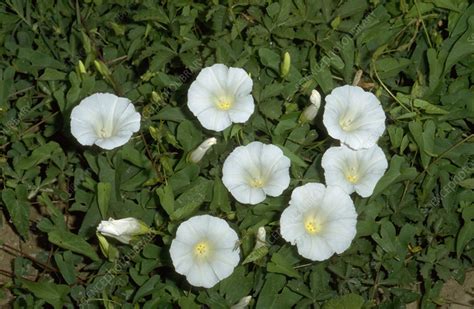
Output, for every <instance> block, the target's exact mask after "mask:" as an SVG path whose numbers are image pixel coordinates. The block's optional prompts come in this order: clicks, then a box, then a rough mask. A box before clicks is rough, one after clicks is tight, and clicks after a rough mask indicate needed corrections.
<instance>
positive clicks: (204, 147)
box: [189, 137, 217, 163]
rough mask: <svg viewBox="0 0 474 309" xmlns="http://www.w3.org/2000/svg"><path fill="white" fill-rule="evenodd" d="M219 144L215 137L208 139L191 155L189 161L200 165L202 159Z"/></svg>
mask: <svg viewBox="0 0 474 309" xmlns="http://www.w3.org/2000/svg"><path fill="white" fill-rule="evenodd" d="M216 143H217V139H216V138H215V137H211V138H208V139H206V140H205V141H204V142H202V143H201V145H199V147H197V148H196V149H194V151H193V152H191V154H190V155H189V161H191V162H193V163H198V162H199V161H201V159H202V157H204V155H205V154H206V152H207V151H208V150H209V149H210V148H211V147H212V145H215V144H216Z"/></svg>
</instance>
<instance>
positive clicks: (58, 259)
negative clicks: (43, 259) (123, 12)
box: [54, 251, 77, 284]
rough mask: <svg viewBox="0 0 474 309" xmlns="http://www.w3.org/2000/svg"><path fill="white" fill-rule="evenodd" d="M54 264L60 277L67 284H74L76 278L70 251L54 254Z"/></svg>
mask: <svg viewBox="0 0 474 309" xmlns="http://www.w3.org/2000/svg"><path fill="white" fill-rule="evenodd" d="M54 262H55V263H56V265H58V268H59V271H60V272H61V276H63V278H64V280H66V282H67V284H74V283H75V282H76V278H77V272H76V269H75V268H74V267H75V263H74V261H73V256H72V253H71V251H66V252H64V253H55V254H54Z"/></svg>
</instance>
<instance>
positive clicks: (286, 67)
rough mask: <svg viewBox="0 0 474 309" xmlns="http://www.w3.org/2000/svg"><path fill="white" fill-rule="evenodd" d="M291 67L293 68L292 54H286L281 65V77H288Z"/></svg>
mask: <svg viewBox="0 0 474 309" xmlns="http://www.w3.org/2000/svg"><path fill="white" fill-rule="evenodd" d="M290 66H291V57H290V53H289V52H286V53H285V54H284V55H283V61H282V62H281V65H280V76H281V77H285V76H286V75H288V72H290Z"/></svg>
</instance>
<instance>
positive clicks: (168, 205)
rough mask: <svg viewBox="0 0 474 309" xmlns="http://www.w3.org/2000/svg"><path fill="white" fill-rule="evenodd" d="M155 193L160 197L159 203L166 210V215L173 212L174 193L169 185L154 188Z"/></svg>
mask: <svg viewBox="0 0 474 309" xmlns="http://www.w3.org/2000/svg"><path fill="white" fill-rule="evenodd" d="M156 194H158V197H159V198H160V205H161V207H163V209H164V210H165V211H166V213H167V214H168V216H171V215H172V214H173V212H174V193H173V188H172V187H171V186H170V185H162V186H161V187H159V188H157V189H156Z"/></svg>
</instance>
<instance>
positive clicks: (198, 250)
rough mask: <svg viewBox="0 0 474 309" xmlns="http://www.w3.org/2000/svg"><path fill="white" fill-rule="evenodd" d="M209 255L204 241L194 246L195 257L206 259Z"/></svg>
mask: <svg viewBox="0 0 474 309" xmlns="http://www.w3.org/2000/svg"><path fill="white" fill-rule="evenodd" d="M208 253H209V244H208V243H207V242H206V241H201V242H199V243H197V244H196V245H195V246H194V254H195V255H196V256H197V257H206V256H207V254H208Z"/></svg>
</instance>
